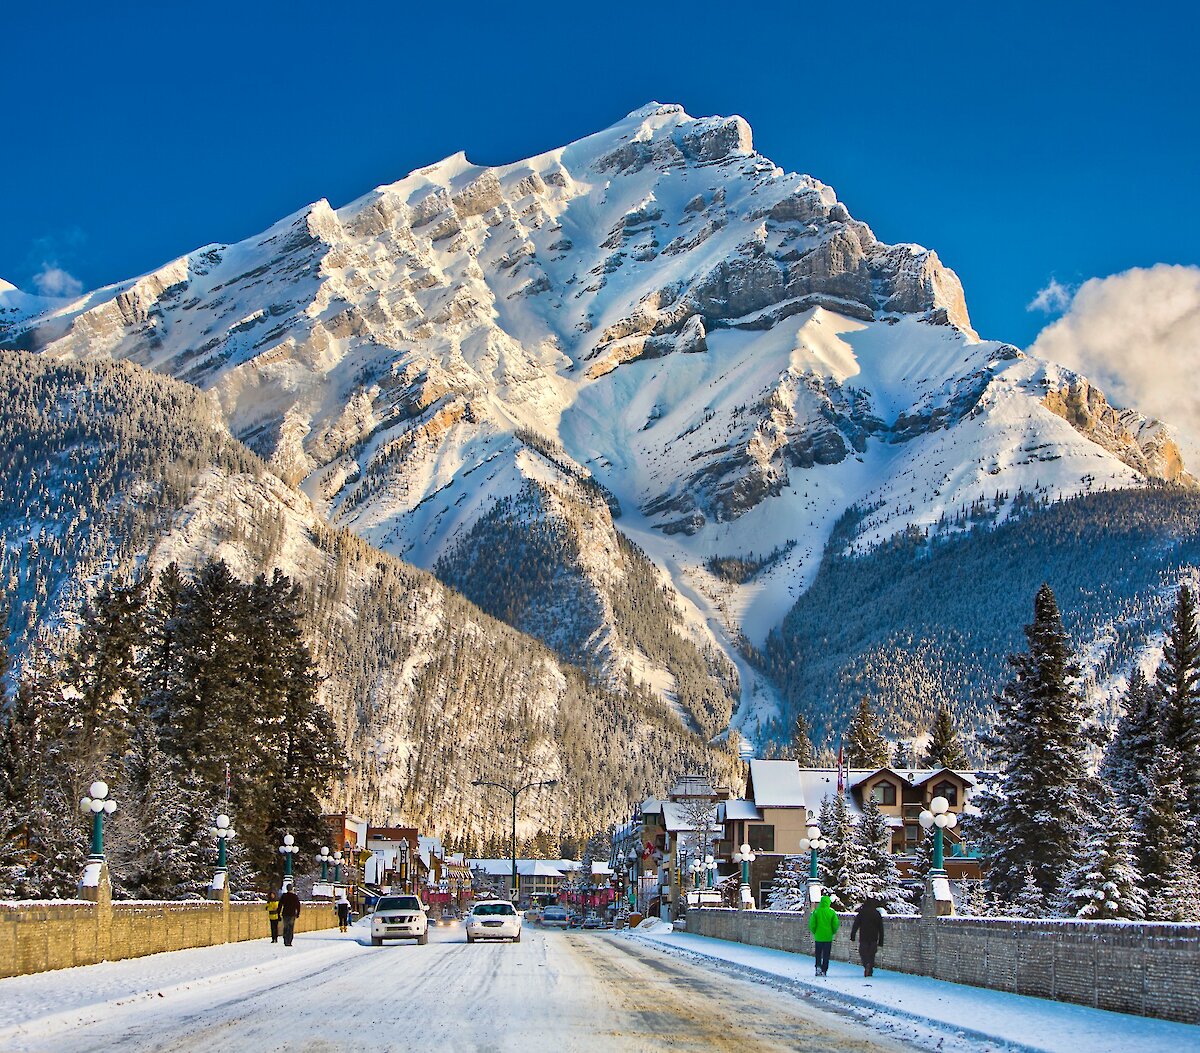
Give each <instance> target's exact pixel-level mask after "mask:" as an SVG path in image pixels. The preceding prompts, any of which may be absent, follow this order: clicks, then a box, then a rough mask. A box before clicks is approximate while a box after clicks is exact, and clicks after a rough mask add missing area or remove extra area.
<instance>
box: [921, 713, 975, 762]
mask: <svg viewBox="0 0 1200 1053" xmlns="http://www.w3.org/2000/svg"><path fill="white" fill-rule="evenodd" d="M966 763H967V755H966V753H964V752H963V747H962V742H961V741H960V740H959V737H958V729H957V728H956V727H955V726H954V717H953V715H952V714H951V712H950V710H949V709H948V708H947V707H946V706H938V709H937V713H935V714H934V717H933V727H932V728H930V730H929V743H928V744H927V745H926V747H925V750H924V752H923V753H922V754H921V765H922V767H925V768H962V767H964V766H965V765H966Z"/></svg>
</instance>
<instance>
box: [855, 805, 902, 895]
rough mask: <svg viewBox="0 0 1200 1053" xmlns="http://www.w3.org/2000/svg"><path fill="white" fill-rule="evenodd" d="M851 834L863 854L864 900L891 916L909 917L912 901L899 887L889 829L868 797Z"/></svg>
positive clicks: (881, 814)
mask: <svg viewBox="0 0 1200 1053" xmlns="http://www.w3.org/2000/svg"><path fill="white" fill-rule="evenodd" d="M854 834H855V838H856V839H857V841H858V847H859V850H860V852H861V853H862V862H863V888H864V897H865V898H867V899H873V900H874V901H875V902H876V903H878V904H880V905H881V906H882V907H884V908H886V909H887V911H888V912H889V913H891V914H912V913H913V905H912V901H911V900H910V899H909V896H908V892H907V891H906V890H905V888H904V886H903V885H902V884H901V883H900V872H899V870H897V869H896V859H895V857H894V856H893V855H892V849H891V840H892V832H891V828H890V827H889V826H888V824H887V818H886V817H885V816H884V814H883V812H882V811H881V810H880V808H879V805H878V804H876V803H875V801H874V800H873V799H871V798H870V797H868V798H867V801H866V803H865V804H864V805H863V814H862V818H861V819H860V820H859V821H858V824H857V827H856V829H855V832H854Z"/></svg>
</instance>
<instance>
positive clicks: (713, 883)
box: [704, 856, 717, 889]
mask: <svg viewBox="0 0 1200 1053" xmlns="http://www.w3.org/2000/svg"><path fill="white" fill-rule="evenodd" d="M704 869H705V870H707V871H708V887H709V888H710V889H714V888H716V887H717V861H716V860H715V859H713V857H712V856H705V857H704Z"/></svg>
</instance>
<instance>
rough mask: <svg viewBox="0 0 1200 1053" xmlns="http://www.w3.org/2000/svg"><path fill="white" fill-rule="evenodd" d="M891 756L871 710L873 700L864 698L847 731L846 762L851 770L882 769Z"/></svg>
mask: <svg viewBox="0 0 1200 1053" xmlns="http://www.w3.org/2000/svg"><path fill="white" fill-rule="evenodd" d="M890 755H891V751H890V750H889V749H888V743H887V739H886V738H884V737H883V731H882V730H881V729H880V727H879V723H878V721H877V720H876V719H875V714H874V713H873V712H872V710H871V700H870V699H868V698H863V699H862V701H861V702H859V704H858V712H857V713H855V714H854V716H853V717H852V718H851V720H850V726H849V728H847V729H846V761H847V763H848V764H849V766H850V767H851V768H882V767H883V766H884V765H885V764H887V762H888V759H889V757H890Z"/></svg>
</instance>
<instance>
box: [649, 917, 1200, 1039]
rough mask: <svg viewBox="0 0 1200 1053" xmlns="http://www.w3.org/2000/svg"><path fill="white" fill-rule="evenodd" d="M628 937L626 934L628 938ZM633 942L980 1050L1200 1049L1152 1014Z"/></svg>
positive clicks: (715, 943)
mask: <svg viewBox="0 0 1200 1053" xmlns="http://www.w3.org/2000/svg"><path fill="white" fill-rule="evenodd" d="M627 938H628V937H627ZM632 938H634V939H639V940H645V941H646V942H648V943H656V944H659V945H660V946H663V947H665V948H670V949H671V950H672V951H675V952H677V953H684V954H686V955H688V956H699V957H704V958H710V959H716V960H717V961H720V962H725V963H728V964H729V965H731V966H735V967H736V968H737V969H738V971H739V972H742V973H744V972H746V971H748V970H753V971H755V972H757V973H759V974H761V975H762V976H763V977H764V978H765V979H770V980H783V981H786V982H787V983H789V984H792V985H796V986H799V987H802V988H804V989H805V993H806V994H810V993H811V997H813V998H814V999H815V1000H816V1001H818V1002H823V1003H826V1004H828V1005H831V1006H840V1007H842V1008H845V1009H849V1010H851V1011H853V1012H854V1013H855V1015H857V1016H859V1017H860V1018H861V1019H863V1020H864V1021H865V1022H867V1023H870V1024H873V1025H876V1026H878V1025H880V1024H883V1023H884V1022H885V1021H886V1020H887V1019H888V1018H893V1019H899V1020H903V1021H905V1022H907V1023H915V1024H918V1025H924V1026H927V1027H930V1028H931V1029H932V1030H933V1031H934V1032H935V1034H940V1035H943V1036H957V1037H960V1038H966V1039H969V1040H974V1041H975V1042H976V1043H978V1044H980V1045H983V1046H984V1047H985V1048H987V1047H988V1046H989V1044H993V1043H994V1046H995V1048H997V1049H1016V1050H1030V1051H1032V1050H1036V1051H1039V1053H1182V1051H1183V1050H1187V1049H1200V1027H1198V1026H1195V1025H1192V1024H1177V1023H1173V1022H1171V1021H1167V1020H1156V1019H1154V1018H1153V1017H1143V1016H1129V1015H1127V1014H1124V1013H1110V1012H1108V1011H1106V1010H1103V1009H1090V1008H1088V1007H1087V1006H1079V1005H1072V1004H1070V1003H1067V1002H1051V1001H1049V1000H1047V999H1044V998H1031V997H1029V996H1028V995H1017V994H1009V993H1007V992H1005V991H991V990H988V989H986V988H981V987H968V986H966V985H964V984H954V983H947V982H946V981H944V980H934V979H932V978H931V977H928V976H910V975H909V974H907V973H896V972H890V971H888V970H885V969H878V968H877V969H876V970H875V975H874V976H872V977H870V978H864V977H863V974H862V967H861V966H857V965H848V964H846V963H845V962H836V961H835V962H831V963H830V965H829V975H828V976H827V977H814V976H813V959H812V957H811V956H808V955H802V954H793V953H791V952H788V951H777V950H771V949H770V948H766V947H751V946H747V945H745V944H741V943H731V942H728V941H726V940H716V939H712V938H711V937H708V936H696V935H694V934H689V933H683V932H667V931H658V932H653V931H651V932H645V931H639V932H637V933H635V934H632Z"/></svg>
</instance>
